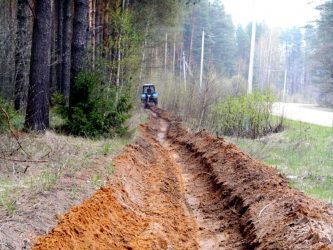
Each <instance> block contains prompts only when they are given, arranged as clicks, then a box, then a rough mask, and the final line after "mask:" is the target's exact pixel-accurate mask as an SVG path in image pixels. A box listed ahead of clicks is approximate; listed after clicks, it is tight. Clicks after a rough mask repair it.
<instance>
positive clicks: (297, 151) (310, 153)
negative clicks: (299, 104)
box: [227, 120, 333, 202]
mask: <svg viewBox="0 0 333 250" xmlns="http://www.w3.org/2000/svg"><path fill="white" fill-rule="evenodd" d="M285 126H286V129H285V130H284V131H283V132H281V133H279V134H273V135H270V136H267V137H264V138H261V139H257V140H249V139H236V138H227V139H229V140H230V141H232V142H233V143H235V144H237V145H238V146H239V147H240V148H241V149H242V150H244V151H246V152H248V153H249V154H250V155H252V156H254V157H255V158H257V159H260V160H262V161H264V162H265V163H266V164H268V165H272V166H274V167H276V168H277V169H278V170H279V171H280V172H282V173H283V174H285V175H286V176H287V177H291V178H292V181H291V185H292V186H293V187H295V188H298V189H300V190H302V191H304V192H305V193H307V194H309V195H311V196H313V197H316V198H321V199H324V200H326V201H328V202H332V196H333V195H332V194H333V180H332V178H333V128H328V127H322V126H317V125H312V124H307V123H303V122H297V121H291V120H285Z"/></svg>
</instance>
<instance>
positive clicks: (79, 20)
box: [71, 0, 88, 84]
mask: <svg viewBox="0 0 333 250" xmlns="http://www.w3.org/2000/svg"><path fill="white" fill-rule="evenodd" d="M87 29H88V0H74V21H73V39H72V65H71V83H72V84H73V83H74V79H75V77H77V75H78V74H79V72H80V71H81V70H82V65H83V62H84V59H85V55H86V47H87V38H88V37H87Z"/></svg>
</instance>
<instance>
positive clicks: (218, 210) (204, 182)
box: [152, 118, 246, 250]
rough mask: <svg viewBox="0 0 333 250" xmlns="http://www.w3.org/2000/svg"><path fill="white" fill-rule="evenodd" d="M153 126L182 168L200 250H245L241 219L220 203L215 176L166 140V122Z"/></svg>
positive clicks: (160, 140) (164, 145) (159, 120)
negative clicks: (240, 225)
mask: <svg viewBox="0 0 333 250" xmlns="http://www.w3.org/2000/svg"><path fill="white" fill-rule="evenodd" d="M153 119H154V118H153ZM152 124H153V125H155V126H156V124H158V127H156V128H155V129H156V130H159V132H158V140H159V142H160V143H161V144H162V145H163V147H165V148H166V149H168V150H169V151H170V155H172V156H173V158H174V160H175V162H176V163H177V165H178V167H179V168H180V171H181V175H182V179H183V182H184V185H185V199H186V204H187V206H188V207H189V211H191V212H190V213H191V215H192V216H193V218H194V219H195V221H196V223H197V225H198V228H199V232H198V242H199V249H207V250H215V249H245V248H246V247H245V243H244V240H243V237H242V235H241V233H240V228H239V223H237V221H238V215H237V214H236V213H235V211H233V210H232V209H226V208H224V207H223V204H222V203H221V202H220V197H221V192H220V190H219V189H218V188H217V187H216V186H215V185H214V181H212V175H211V174H210V173H208V172H205V171H206V170H207V169H205V166H204V165H203V164H201V163H200V162H198V161H196V160H193V158H192V156H191V154H189V153H188V152H186V150H185V151H184V150H183V149H182V148H181V147H179V146H178V147H177V146H176V145H173V144H172V143H171V142H170V141H168V140H167V130H168V122H167V121H166V120H164V119H157V120H156V121H153V122H152ZM235 222H236V223H235Z"/></svg>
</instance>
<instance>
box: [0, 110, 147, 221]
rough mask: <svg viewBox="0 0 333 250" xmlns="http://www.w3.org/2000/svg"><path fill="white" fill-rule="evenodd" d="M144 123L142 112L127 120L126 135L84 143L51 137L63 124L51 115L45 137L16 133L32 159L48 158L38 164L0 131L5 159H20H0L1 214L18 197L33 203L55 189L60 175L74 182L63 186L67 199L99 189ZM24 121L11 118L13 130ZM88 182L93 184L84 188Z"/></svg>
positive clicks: (15, 207)
mask: <svg viewBox="0 0 333 250" xmlns="http://www.w3.org/2000/svg"><path fill="white" fill-rule="evenodd" d="M147 119H148V118H147V115H146V114H145V113H143V112H141V111H139V112H136V113H135V114H134V115H133V117H132V118H131V119H130V121H129V124H128V126H129V128H130V131H129V133H128V134H127V135H126V136H124V137H116V138H96V139H89V138H84V137H74V136H68V135H64V134H58V133H56V132H55V131H54V130H52V128H55V127H56V126H59V125H60V124H62V122H63V121H62V120H61V118H60V117H58V116H56V115H54V114H53V113H52V112H51V123H52V124H51V125H52V126H51V130H49V131H47V132H46V133H45V134H34V133H29V134H26V133H23V132H22V133H21V134H20V142H21V144H22V146H23V148H24V149H25V150H26V151H27V152H28V153H29V154H30V155H31V157H32V158H31V159H32V160H39V159H42V160H47V162H46V163H41V164H40V163H33V162H31V163H24V160H26V159H27V155H25V154H24V153H23V152H22V151H21V150H17V147H18V146H17V143H16V141H15V139H14V138H12V137H10V136H9V132H8V131H5V130H0V152H8V153H6V154H7V155H8V158H13V159H21V160H23V161H22V162H15V164H14V163H13V162H11V161H6V160H1V159H0V166H1V172H0V216H1V212H2V211H5V212H6V214H9V215H10V214H14V213H15V212H16V211H19V210H20V207H19V206H20V205H18V204H19V203H16V201H17V200H20V197H21V196H26V195H28V196H29V197H31V199H30V202H31V203H33V202H34V200H37V199H33V197H38V196H39V195H43V194H46V193H48V192H52V191H53V190H56V189H58V188H59V187H58V185H59V184H58V183H60V182H61V180H63V179H62V178H63V176H67V177H66V178H68V176H70V178H72V179H73V181H72V182H71V184H72V185H71V186H69V187H65V188H68V190H67V191H68V194H67V195H68V197H69V198H70V199H72V200H75V199H78V197H82V196H83V194H84V195H86V194H87V193H90V192H91V187H92V188H93V189H96V188H99V187H100V186H102V185H104V184H105V183H106V180H107V179H109V177H111V176H112V175H113V174H114V172H115V168H114V166H113V165H112V162H111V161H112V158H113V156H115V155H117V154H119V153H120V152H121V150H122V149H123V148H124V147H125V146H126V145H128V144H129V143H131V142H132V141H133V140H134V139H135V138H136V136H137V133H138V132H137V127H138V125H139V123H141V122H146V121H147ZM23 121H24V119H22V116H18V117H15V120H13V122H15V128H21V127H22V125H23ZM1 131H2V132H1ZM11 152H12V153H11ZM10 153H11V154H10ZM9 154H10V155H9ZM98 159H100V161H99V160H98ZM96 162H97V163H96ZM25 169H26V170H27V171H26V172H24V170H25ZM88 181H89V182H91V184H92V185H85V184H86V183H87V182H88ZM92 191H93V190H92Z"/></svg>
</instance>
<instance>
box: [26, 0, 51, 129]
mask: <svg viewBox="0 0 333 250" xmlns="http://www.w3.org/2000/svg"><path fill="white" fill-rule="evenodd" d="M51 4H52V1H51V0H36V6H35V15H34V25H33V34H32V48H31V65H30V77H29V91H28V105H27V113H26V117H25V127H26V128H27V129H32V130H35V131H44V130H45V129H47V128H48V127H49V100H48V94H49V74H50V66H49V64H50V49H51V26H52V6H51Z"/></svg>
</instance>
